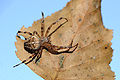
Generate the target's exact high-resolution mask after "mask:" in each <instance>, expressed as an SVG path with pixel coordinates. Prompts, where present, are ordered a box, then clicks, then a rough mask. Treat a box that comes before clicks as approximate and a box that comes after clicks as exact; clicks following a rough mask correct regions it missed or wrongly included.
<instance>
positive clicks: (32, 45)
mask: <svg viewBox="0 0 120 80" xmlns="http://www.w3.org/2000/svg"><path fill="white" fill-rule="evenodd" d="M61 19H64V20H65V22H64V23H62V24H60V25H59V26H58V27H57V28H56V29H55V30H54V31H53V32H51V33H50V34H49V31H50V29H51V27H52V26H53V25H54V24H56V23H57V22H58V21H60V20H61ZM66 22H68V20H67V19H66V18H63V17H61V18H59V19H58V20H57V21H56V22H54V23H52V24H51V25H50V26H49V27H48V29H47V31H46V33H45V34H44V14H43V12H42V21H41V35H39V34H38V33H37V32H36V31H34V32H33V33H31V32H26V31H25V32H23V31H18V32H17V37H18V38H20V36H19V34H20V33H21V34H22V33H23V34H28V35H30V37H29V38H25V41H24V49H25V50H26V51H27V52H28V53H30V54H32V55H31V56H29V57H28V59H26V60H23V61H22V62H21V63H19V64H17V65H15V66H13V67H16V66H18V65H20V64H22V63H25V64H28V63H30V62H32V61H33V60H34V59H35V58H36V60H35V63H36V62H37V61H38V60H39V59H40V58H41V56H42V51H43V49H46V50H47V51H48V52H50V53H51V54H61V53H72V52H73V51H75V49H76V48H77V46H78V43H77V44H76V45H74V46H72V43H73V40H72V41H71V43H70V44H69V45H68V46H56V45H53V44H52V43H51V41H50V37H51V35H52V34H53V33H55V32H56V31H57V30H58V29H59V28H60V27H61V26H62V25H64V24H65V23H66ZM20 39H21V38H20ZM71 48H74V49H73V50H72V51H70V49H71ZM61 49H63V51H59V50H61ZM64 49H65V50H64ZM29 59H31V60H29ZM28 60H29V61H28ZM27 61H28V62H27Z"/></svg>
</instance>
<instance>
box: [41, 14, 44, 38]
mask: <svg viewBox="0 0 120 80" xmlns="http://www.w3.org/2000/svg"><path fill="white" fill-rule="evenodd" d="M43 35H44V13H43V12H42V20H41V37H43Z"/></svg>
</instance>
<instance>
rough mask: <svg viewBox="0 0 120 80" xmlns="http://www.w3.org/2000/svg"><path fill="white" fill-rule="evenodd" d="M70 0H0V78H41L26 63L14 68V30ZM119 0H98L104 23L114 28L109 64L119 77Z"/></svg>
mask: <svg viewBox="0 0 120 80" xmlns="http://www.w3.org/2000/svg"><path fill="white" fill-rule="evenodd" d="M68 1H70V0H51V2H50V0H0V35H1V39H0V44H1V46H0V51H1V52H0V54H1V57H0V80H43V79H42V78H40V77H39V76H38V75H36V74H35V73H34V72H32V71H31V70H30V69H29V68H28V67H27V66H25V65H21V66H19V67H17V68H15V69H13V68H12V66H13V65H15V64H16V63H18V62H20V60H19V59H18V58H17V57H16V55H15V50H16V49H15V45H14V42H15V41H16V38H15V35H16V32H17V31H18V30H19V29H20V28H21V27H22V26H23V25H25V27H28V26H31V25H32V23H33V21H36V20H38V19H40V18H41V15H40V14H41V11H43V12H44V13H45V16H49V15H51V14H52V13H54V12H56V11H58V10H60V9H62V8H63V7H64V6H65V4H66V3H67V2H68ZM119 3H120V0H102V16H103V23H104V25H105V27H107V28H109V29H113V30H114V34H113V40H112V48H113V49H114V54H113V57H112V59H113V61H112V62H111V64H110V66H111V68H112V70H113V71H114V72H115V73H116V80H120V69H119V68H120V49H119V48H120V42H119V41H120V15H119V14H120V10H119V8H120V5H119Z"/></svg>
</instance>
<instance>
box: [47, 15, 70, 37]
mask: <svg viewBox="0 0 120 80" xmlns="http://www.w3.org/2000/svg"><path fill="white" fill-rule="evenodd" d="M62 19H65V20H66V21H65V22H64V23H62V24H60V25H59V26H58V27H57V28H56V29H55V30H54V31H53V32H52V33H50V34H49V35H48V33H49V31H50V29H51V28H52V26H53V25H55V24H56V23H57V22H58V21H60V20H62ZM66 22H68V20H67V18H63V17H61V18H59V19H58V20H57V21H56V22H53V23H52V24H51V25H50V26H49V27H48V29H47V31H46V34H45V37H50V36H51V35H52V34H53V33H54V32H55V31H57V30H58V29H59V28H60V27H61V26H62V25H64V24H65V23H66Z"/></svg>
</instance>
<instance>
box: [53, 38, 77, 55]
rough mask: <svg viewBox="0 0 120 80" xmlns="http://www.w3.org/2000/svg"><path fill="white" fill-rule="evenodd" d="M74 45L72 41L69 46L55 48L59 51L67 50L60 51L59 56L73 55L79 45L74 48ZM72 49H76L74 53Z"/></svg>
mask: <svg viewBox="0 0 120 80" xmlns="http://www.w3.org/2000/svg"><path fill="white" fill-rule="evenodd" d="M72 44H73V40H72V41H71V43H70V44H69V45H68V46H55V48H56V49H57V50H61V49H67V50H64V51H60V52H59V51H58V53H59V54H61V53H73V52H74V51H75V50H76V48H77V46H78V43H77V44H76V45H74V46H72ZM72 48H74V49H73V50H72V51H70V49H72Z"/></svg>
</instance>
